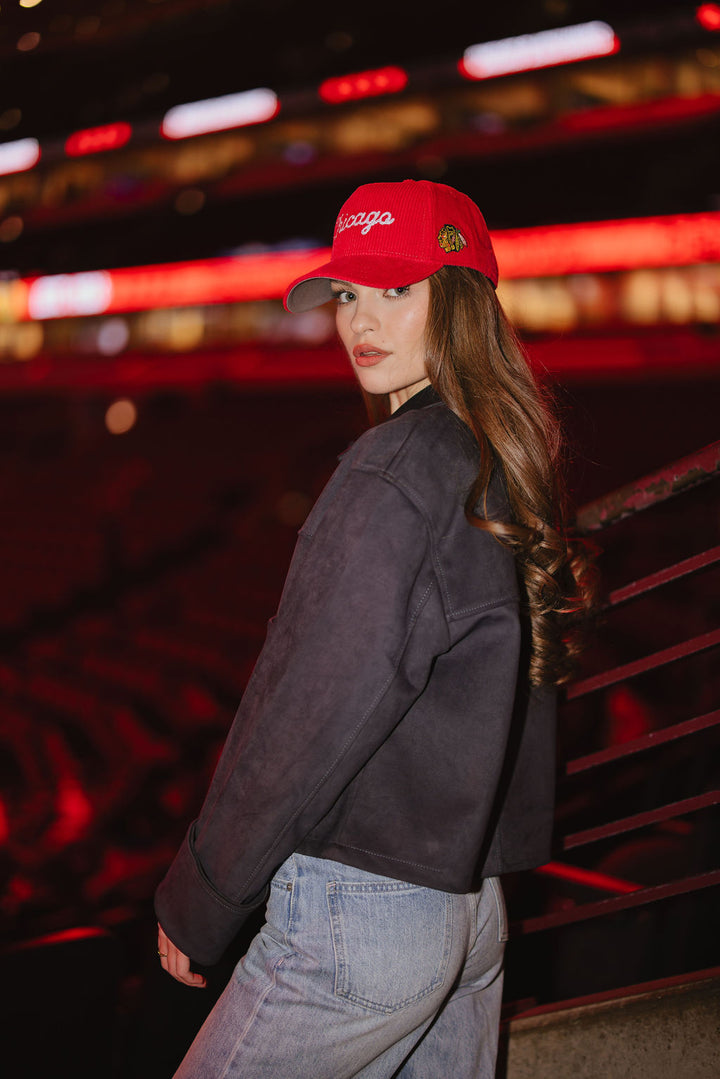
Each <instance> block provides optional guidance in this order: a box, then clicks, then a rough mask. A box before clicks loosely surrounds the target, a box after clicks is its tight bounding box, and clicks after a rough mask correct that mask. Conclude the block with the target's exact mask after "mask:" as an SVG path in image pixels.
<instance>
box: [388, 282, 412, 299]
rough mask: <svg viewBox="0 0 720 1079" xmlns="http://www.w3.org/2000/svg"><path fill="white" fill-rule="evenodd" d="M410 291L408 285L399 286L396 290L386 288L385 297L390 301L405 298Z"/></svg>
mask: <svg viewBox="0 0 720 1079" xmlns="http://www.w3.org/2000/svg"><path fill="white" fill-rule="evenodd" d="M409 291H410V286H409V285H399V286H398V288H386V289H385V295H386V296H389V297H390V298H391V299H393V300H394V299H397V298H398V297H399V296H406V295H407V294H408V292H409Z"/></svg>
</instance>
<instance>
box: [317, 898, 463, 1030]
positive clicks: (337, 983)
mask: <svg viewBox="0 0 720 1079" xmlns="http://www.w3.org/2000/svg"><path fill="white" fill-rule="evenodd" d="M345 884H346V882H343V888H342V889H341V888H339V887H338V882H337V881H330V882H328V884H327V886H326V902H327V908H328V914H329V917H330V926H331V934H330V935H331V938H332V942H333V954H334V956H335V979H334V990H335V994H336V995H337V996H339V997H340V998H341V999H342V1000H347V1001H348V1002H350V1003H352V1004H357V1005H358V1006H360V1007H363V1008H369V1009H370V1010H371V1011H374V1012H380V1013H381V1014H383V1015H392V1014H394V1013H395V1012H398V1011H401V1010H402V1009H403V1008H407V1007H409V1006H410V1005H411V1004H416V1003H417V1002H418V1001H419V1000H422V999H423V998H424V997H427V996H429V995H430V994H431V993H434V992H435V991H436V990H437V989H439V988H440V987H441V986H442V985H443V984H444V983H445V978H446V975H447V966H448V961H449V958H450V952H451V949H452V934H453V905H452V899H451V896H450V895H448V894H446V895H445V932H444V937H443V948H442V954H441V958H440V963H439V966H438V969H437V970H436V972H435V974H434V976H433V977H432V979H431V981H430V982H429V984H428V985H426V986H425V987H424V988H423V989H421V990H419V991H418V992H417V993H414V994H413V995H412V996H410V997H406V998H405V999H404V1000H400V1001H396V1002H395V1003H393V1004H381V1003H380V1002H379V1001H374V1000H370V999H369V998H367V997H362V996H360V995H359V994H357V993H353V992H351V991H350V990H349V989H342V988H341V985H342V983H343V981H344V980H346V979H347V977H348V973H349V970H348V962H347V948H346V946H345V936H344V933H343V928H342V919H341V918H340V917H339V912H338V911H334V910H333V902H332V901H333V899H337V898H338V894H339V892H340V891H342V890H347V889H346V888H345ZM363 887H364V886H363ZM367 887H368V888H370V889H373V891H375V890H376V889H375V886H373V885H368V886H367ZM380 890H382V889H380Z"/></svg>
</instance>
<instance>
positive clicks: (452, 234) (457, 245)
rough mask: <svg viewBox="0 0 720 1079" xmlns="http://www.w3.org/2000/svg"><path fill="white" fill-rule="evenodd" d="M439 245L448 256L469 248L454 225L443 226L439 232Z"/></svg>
mask: <svg viewBox="0 0 720 1079" xmlns="http://www.w3.org/2000/svg"><path fill="white" fill-rule="evenodd" d="M438 243H439V244H440V246H441V247H442V249H443V251H445V252H446V253H447V254H448V255H449V254H450V252H451V251H462V249H463V247H467V240H466V239H465V237H464V236H463V234H462V232H460V229H456V228H455V226H454V225H443V227H442V228H441V229H440V231H439V232H438Z"/></svg>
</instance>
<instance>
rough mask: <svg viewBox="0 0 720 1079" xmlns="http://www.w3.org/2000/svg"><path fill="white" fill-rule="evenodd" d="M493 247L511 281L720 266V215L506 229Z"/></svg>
mask: <svg viewBox="0 0 720 1079" xmlns="http://www.w3.org/2000/svg"><path fill="white" fill-rule="evenodd" d="M493 244H494V246H495V253H496V255H497V260H498V264H499V266H500V277H501V278H506V279H512V278H521V277H557V276H562V275H564V274H574V273H610V272H612V271H615V270H635V269H649V268H652V267H661V266H693V265H697V264H698V263H703V262H720V213H718V212H714V213H704V214H683V215H677V216H672V217H643V218H630V219H628V220H625V221H591V222H589V223H587V224H578V225H547V226H543V227H540V228H533V229H504V230H503V231H502V232H495V233H493Z"/></svg>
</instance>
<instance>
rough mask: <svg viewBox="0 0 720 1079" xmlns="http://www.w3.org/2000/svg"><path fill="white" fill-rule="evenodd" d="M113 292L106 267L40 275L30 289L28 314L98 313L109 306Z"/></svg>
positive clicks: (53, 316) (37, 315)
mask: <svg viewBox="0 0 720 1079" xmlns="http://www.w3.org/2000/svg"><path fill="white" fill-rule="evenodd" d="M112 295H113V285H112V277H111V275H110V274H109V273H108V272H107V271H106V270H91V271H90V272H88V273H74V274H51V275H50V276H48V277H38V278H36V279H35V280H34V281H32V282H31V284H30V288H29V290H28V297H27V305H28V315H29V317H30V318H32V319H45V318H71V317H72V316H73V315H99V314H102V312H103V311H107V310H108V308H109V307H110V304H111V302H112Z"/></svg>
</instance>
